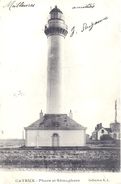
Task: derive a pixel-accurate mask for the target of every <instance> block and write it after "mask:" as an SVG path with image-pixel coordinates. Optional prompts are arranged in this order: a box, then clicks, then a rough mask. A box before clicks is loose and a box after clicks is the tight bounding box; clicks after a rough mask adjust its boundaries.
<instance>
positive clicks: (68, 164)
mask: <svg viewBox="0 0 121 184" xmlns="http://www.w3.org/2000/svg"><path fill="white" fill-rule="evenodd" d="M0 167H1V168H39V169H47V170H48V169H53V170H83V171H84V170H102V171H119V169H120V151H119V149H86V150H79V149H77V150H76V149H73V150H70V149H55V150H53V149H48V150H47V149H44V148H43V149H35V150H34V149H2V150H0Z"/></svg>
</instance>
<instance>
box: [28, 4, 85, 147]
mask: <svg viewBox="0 0 121 184" xmlns="http://www.w3.org/2000/svg"><path fill="white" fill-rule="evenodd" d="M44 33H45V34H46V36H47V40H48V61H47V62H48V64H47V110H46V114H43V112H42V110H41V113H40V116H39V119H38V120H37V121H35V122H34V123H32V124H30V125H29V126H28V127H25V136H26V138H25V146H27V147H75V146H85V143H86V128H85V127H83V126H82V125H81V124H80V123H77V122H76V121H74V120H73V115H72V111H71V110H70V113H69V116H68V115H67V114H62V112H61V107H62V106H63V104H62V102H61V98H62V62H63V59H64V54H63V52H64V40H65V37H66V35H67V33H68V31H67V25H66V24H65V21H64V17H63V13H62V11H61V10H60V9H59V8H58V7H57V6H55V7H54V8H53V9H52V10H51V11H50V13H49V19H48V23H47V25H46V26H45V29H44ZM44 33H43V34H44ZM72 137H73V139H72Z"/></svg>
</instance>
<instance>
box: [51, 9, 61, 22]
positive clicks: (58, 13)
mask: <svg viewBox="0 0 121 184" xmlns="http://www.w3.org/2000/svg"><path fill="white" fill-rule="evenodd" d="M50 19H54V20H55V19H60V20H63V19H64V17H63V13H62V11H61V10H60V9H59V8H58V7H57V6H55V8H53V9H52V10H51V11H50Z"/></svg>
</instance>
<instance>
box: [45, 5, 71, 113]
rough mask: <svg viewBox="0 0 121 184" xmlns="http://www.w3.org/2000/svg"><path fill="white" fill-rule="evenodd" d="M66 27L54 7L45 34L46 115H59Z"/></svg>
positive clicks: (60, 12)
mask: <svg viewBox="0 0 121 184" xmlns="http://www.w3.org/2000/svg"><path fill="white" fill-rule="evenodd" d="M67 33H68V31H67V25H66V24H65V21H64V16H63V13H62V11H61V10H60V9H59V8H57V6H55V8H53V9H52V10H51V11H50V13H49V20H48V24H47V25H46V26H45V34H46V35H47V39H48V64H47V113H48V114H58V113H61V107H62V104H61V99H62V62H63V59H64V54H63V53H64V39H65V37H66V35H67Z"/></svg>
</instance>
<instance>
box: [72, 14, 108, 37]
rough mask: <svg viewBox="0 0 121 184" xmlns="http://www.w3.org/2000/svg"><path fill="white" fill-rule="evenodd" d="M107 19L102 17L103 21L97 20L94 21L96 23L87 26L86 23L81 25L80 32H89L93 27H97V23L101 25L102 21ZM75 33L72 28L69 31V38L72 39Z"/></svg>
mask: <svg viewBox="0 0 121 184" xmlns="http://www.w3.org/2000/svg"><path fill="white" fill-rule="evenodd" d="M107 19H108V17H104V18H103V19H100V20H98V21H96V22H92V23H91V24H90V25H88V24H87V23H83V25H82V29H81V32H84V31H85V30H88V31H91V30H92V28H93V27H94V26H95V25H97V24H99V23H101V22H102V21H104V20H107ZM75 33H76V34H77V30H76V27H75V26H73V27H72V29H71V34H70V37H72V36H73V35H74V34H75Z"/></svg>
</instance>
